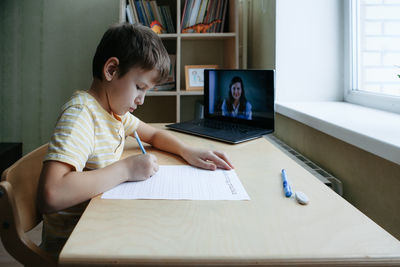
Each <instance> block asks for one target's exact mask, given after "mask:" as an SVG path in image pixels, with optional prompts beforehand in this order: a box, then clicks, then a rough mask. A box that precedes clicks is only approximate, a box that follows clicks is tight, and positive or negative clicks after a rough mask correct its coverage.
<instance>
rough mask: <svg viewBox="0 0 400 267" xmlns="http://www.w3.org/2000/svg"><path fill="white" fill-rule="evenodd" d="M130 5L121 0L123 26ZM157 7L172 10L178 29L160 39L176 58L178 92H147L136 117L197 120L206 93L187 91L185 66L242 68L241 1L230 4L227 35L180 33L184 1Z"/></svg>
mask: <svg viewBox="0 0 400 267" xmlns="http://www.w3.org/2000/svg"><path fill="white" fill-rule="evenodd" d="M202 1H205V0H202ZM128 3H129V1H127V0H120V15H119V21H120V22H125V21H127V17H126V11H125V10H126V6H127V4H128ZM157 4H158V5H168V6H169V7H170V10H171V14H172V19H173V23H174V26H175V31H176V32H175V33H163V34H159V36H160V38H161V39H162V41H163V43H164V45H165V47H166V49H167V51H168V53H169V54H174V55H176V63H175V67H176V69H175V83H176V84H175V85H176V86H175V88H176V89H174V90H172V91H149V92H147V93H146V99H145V104H144V105H143V106H140V107H139V108H138V109H137V110H136V111H135V116H137V117H138V118H140V119H141V120H143V121H145V122H148V123H153V122H164V123H167V122H180V121H186V120H190V119H193V118H194V117H195V103H196V102H198V101H202V100H203V91H187V90H186V89H185V65H218V66H219V68H226V69H237V68H238V67H239V10H238V8H239V3H238V0H228V6H227V11H226V19H225V27H224V29H225V32H222V33H181V32H180V29H181V25H180V24H181V17H182V15H183V10H184V5H185V0H157Z"/></svg>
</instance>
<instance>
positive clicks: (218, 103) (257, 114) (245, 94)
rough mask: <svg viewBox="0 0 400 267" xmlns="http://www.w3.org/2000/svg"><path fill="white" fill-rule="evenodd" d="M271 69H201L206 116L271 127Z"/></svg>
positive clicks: (272, 112) (272, 84)
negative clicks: (202, 71) (202, 72)
mask: <svg viewBox="0 0 400 267" xmlns="http://www.w3.org/2000/svg"><path fill="white" fill-rule="evenodd" d="M274 77H275V75H274V70H237V69H233V70H232V69H231V70H219V69H216V70H205V71H204V96H205V103H204V104H205V109H204V116H205V117H206V118H217V119H221V120H228V121H233V122H235V121H238V122H239V121H240V122H241V123H246V124H249V125H254V126H259V127H263V128H270V129H273V124H274V92H275V82H274Z"/></svg>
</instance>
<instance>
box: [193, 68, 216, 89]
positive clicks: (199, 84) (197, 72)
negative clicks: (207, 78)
mask: <svg viewBox="0 0 400 267" xmlns="http://www.w3.org/2000/svg"><path fill="white" fill-rule="evenodd" d="M205 69H218V65H186V66H185V81H186V91H198V90H203V89H204V70H205Z"/></svg>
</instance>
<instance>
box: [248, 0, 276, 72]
mask: <svg viewBox="0 0 400 267" xmlns="http://www.w3.org/2000/svg"><path fill="white" fill-rule="evenodd" d="M247 5H248V11H249V13H248V37H247V38H248V43H247V64H248V65H247V66H248V68H251V69H275V5H276V4H275V0H256V1H254V0H253V1H248V2H247Z"/></svg>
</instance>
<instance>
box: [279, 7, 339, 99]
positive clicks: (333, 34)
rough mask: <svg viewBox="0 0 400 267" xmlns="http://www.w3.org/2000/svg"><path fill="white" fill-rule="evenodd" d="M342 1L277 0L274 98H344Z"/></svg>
mask: <svg viewBox="0 0 400 267" xmlns="http://www.w3.org/2000/svg"><path fill="white" fill-rule="evenodd" d="M343 18H344V17H343V1H342V0H324V1H318V0H301V1H298V0H279V1H276V61H275V66H276V88H277V90H276V100H277V101H324V100H339V101H340V100H343V84H344V81H343V66H344V61H343V59H344V57H343V53H344V34H343V27H344V24H343Z"/></svg>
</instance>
